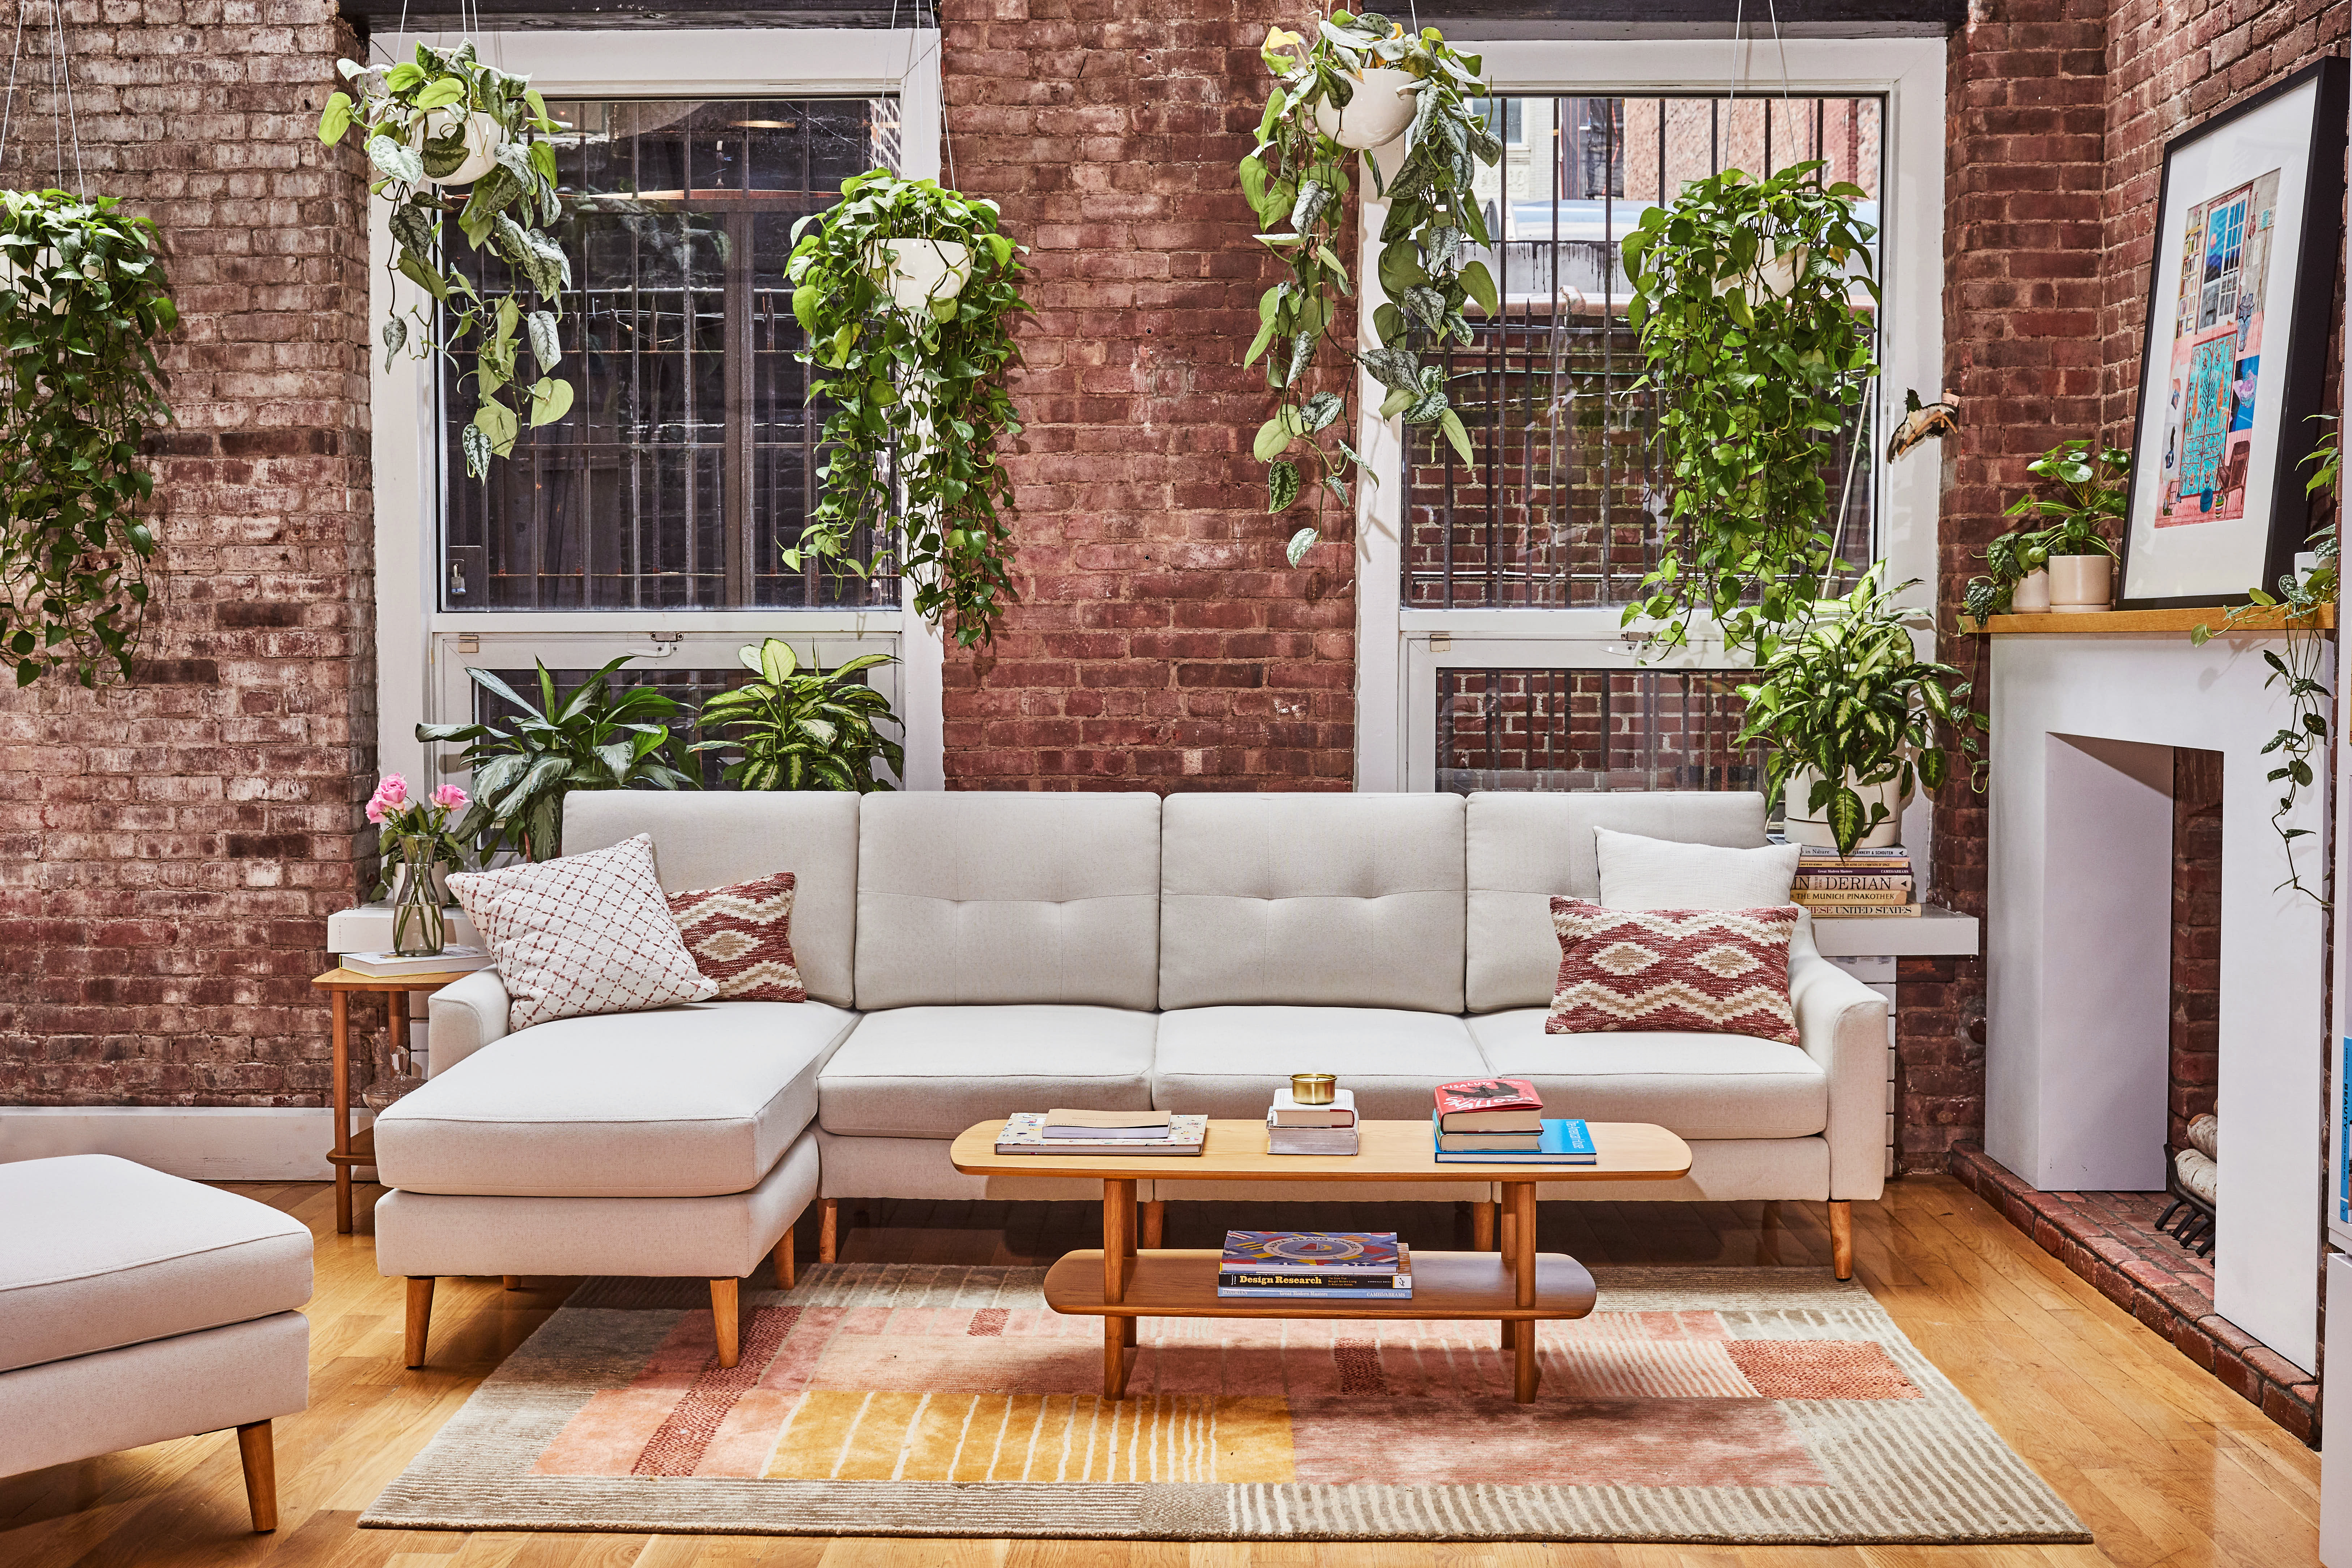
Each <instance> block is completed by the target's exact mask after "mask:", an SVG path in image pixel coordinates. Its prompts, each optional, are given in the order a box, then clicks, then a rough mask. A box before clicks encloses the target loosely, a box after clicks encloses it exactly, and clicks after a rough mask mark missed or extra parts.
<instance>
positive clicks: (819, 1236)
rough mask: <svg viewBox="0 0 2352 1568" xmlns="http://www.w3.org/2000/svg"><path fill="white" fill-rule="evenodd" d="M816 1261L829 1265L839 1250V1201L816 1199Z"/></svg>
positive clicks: (834, 1199) (836, 1199)
mask: <svg viewBox="0 0 2352 1568" xmlns="http://www.w3.org/2000/svg"><path fill="white" fill-rule="evenodd" d="M817 1215H818V1222H817V1230H816V1260H817V1261H818V1262H819V1263H831V1262H832V1261H834V1258H835V1255H837V1254H838V1253H839V1252H840V1250H841V1200H840V1199H839V1198H819V1199H817Z"/></svg>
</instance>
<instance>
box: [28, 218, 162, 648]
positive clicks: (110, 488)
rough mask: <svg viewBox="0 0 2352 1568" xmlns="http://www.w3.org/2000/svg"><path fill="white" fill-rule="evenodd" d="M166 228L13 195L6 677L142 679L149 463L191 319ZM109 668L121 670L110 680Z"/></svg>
mask: <svg viewBox="0 0 2352 1568" xmlns="http://www.w3.org/2000/svg"><path fill="white" fill-rule="evenodd" d="M154 239H155V226H154V225H153V224H152V223H150V222H148V221H147V220H146V219H145V218H143V217H133V216H131V215H130V214H129V213H126V212H123V211H121V210H120V209H119V207H118V206H117V205H116V204H115V202H114V200H113V199H112V198H111V197H109V196H98V197H93V198H85V197H82V196H78V195H71V194H69V193H68V192H65V191H39V192H31V191H7V192H0V397H5V404H0V664H5V665H6V666H8V667H9V668H12V669H14V670H15V671H16V684H17V685H19V686H30V685H31V684H32V683H33V682H34V681H36V680H38V679H40V678H41V677H42V676H44V675H46V674H47V673H49V672H50V671H52V670H63V671H68V672H69V673H71V675H72V676H73V678H74V679H76V680H78V681H79V682H80V683H81V684H82V685H84V686H94V685H96V684H97V682H98V678H99V675H100V673H101V671H108V672H110V673H112V674H117V675H121V676H125V677H127V676H129V674H130V673H131V659H132V655H133V652H134V649H135V645H136V643H137V639H138V632H139V624H140V618H141V616H142V612H143V611H144V609H145V606H146V604H147V581H146V563H147V561H148V559H149V558H150V557H152V555H153V554H154V552H155V536H154V534H153V533H152V532H151V531H149V530H148V527H147V524H146V523H145V522H144V521H142V520H141V518H140V516H139V512H140V509H141V508H142V506H144V505H145V503H146V502H147V500H148V499H149V497H150V496H152V494H153V493H154V476H153V475H152V474H151V473H149V472H148V470H147V469H146V468H142V467H141V466H140V461H139V451H140V445H141V443H142V441H144V440H145V439H146V436H147V432H148V431H149V430H150V429H151V428H152V427H153V426H157V425H162V424H165V423H168V422H169V421H170V419H171V417H172V411H171V409H170V408H169V407H168V406H166V405H165V404H164V401H163V392H164V386H165V379H164V375H163V367H162V366H160V365H159V364H157V363H156V361H155V342H156V340H157V339H159V338H161V337H162V336H163V334H164V333H165V332H168V331H171V330H172V328H173V326H175V325H176V324H177V323H178V321H179V319H180V318H179V312H178V311H177V310H174V309H173V305H172V300H171V297H170V296H169V295H168V294H166V293H165V292H164V285H163V263H162V262H161V261H160V260H158V259H157V258H156V256H155V252H154ZM109 667H110V670H109Z"/></svg>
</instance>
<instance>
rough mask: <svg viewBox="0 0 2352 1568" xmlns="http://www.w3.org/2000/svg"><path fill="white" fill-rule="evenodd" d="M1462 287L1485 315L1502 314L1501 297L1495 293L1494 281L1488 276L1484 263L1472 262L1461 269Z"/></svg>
mask: <svg viewBox="0 0 2352 1568" xmlns="http://www.w3.org/2000/svg"><path fill="white" fill-rule="evenodd" d="M1462 287H1463V288H1464V289H1467V290H1468V291H1469V294H1470V298H1472V299H1473V300H1476V301H1478V308H1479V309H1480V310H1484V311H1486V314H1488V315H1490V316H1497V315H1500V314H1502V310H1503V301H1502V296H1501V295H1500V294H1498V293H1497V292H1496V289H1495V279H1493V278H1492V277H1490V276H1488V274H1487V271H1486V263H1485V262H1483V261H1474V262H1472V263H1471V264H1470V265H1469V266H1467V267H1465V268H1463V269H1462Z"/></svg>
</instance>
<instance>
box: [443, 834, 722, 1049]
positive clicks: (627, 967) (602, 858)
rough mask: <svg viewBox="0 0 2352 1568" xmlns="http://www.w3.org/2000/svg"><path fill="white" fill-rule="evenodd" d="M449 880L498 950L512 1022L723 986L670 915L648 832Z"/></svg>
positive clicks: (520, 1025) (629, 1006)
mask: <svg viewBox="0 0 2352 1568" xmlns="http://www.w3.org/2000/svg"><path fill="white" fill-rule="evenodd" d="M449 888H450V890H451V891H452V892H454V893H456V894H457V902H458V903H459V904H460V905H462V906H463V907H464V909H465V910H466V918H467V919H468V920H470V921H473V922H474V929H475V930H476V931H479V932H481V933H482V942H483V943H484V944H485V945H486V946H488V948H489V950H490V952H491V954H492V955H493V956H494V957H496V958H497V959H498V962H499V978H500V979H501V980H503V981H505V982H506V987H507V994H508V995H509V997H511V998H512V999H513V1001H512V1005H511V1006H510V1007H509V1011H508V1024H509V1027H512V1028H517V1029H528V1028H530V1026H532V1025H533V1024H545V1023H548V1022H551V1021H552V1020H554V1019H557V1018H576V1017H579V1016H583V1015H584V1014H589V1013H635V1012H641V1011H643V1010H644V1009H646V1008H647V1007H667V1006H669V1005H671V1004H673V1003H677V1002H703V1001H708V1000H709V998H710V996H711V995H712V994H714V993H715V992H717V991H718V989H719V987H718V986H717V985H716V984H712V983H711V982H710V981H709V980H706V979H704V978H703V976H702V972H701V971H700V970H698V969H697V968H696V967H695V966H694V954H692V953H690V952H687V951H686V942H684V940H683V939H681V938H680V937H679V936H678V934H677V922H676V921H672V920H671V919H670V918H669V900H668V899H667V898H666V897H665V896H664V895H663V893H662V889H661V881H660V879H658V878H656V876H655V875H654V841H653V836H652V835H651V834H646V833H640V834H638V835H637V836H636V837H635V838H630V839H625V840H624V841H623V842H621V843H619V844H615V845H614V846H613V847H611V848H610V849H594V850H591V851H589V852H588V853H587V854H585V855H567V856H565V857H564V858H562V859H560V860H546V861H541V863H540V864H538V865H536V866H509V867H508V868H506V869H504V870H502V871H472V872H467V873H465V874H463V875H460V876H456V877H452V878H450V879H449Z"/></svg>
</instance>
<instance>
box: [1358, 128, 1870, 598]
mask: <svg viewBox="0 0 2352 1568" xmlns="http://www.w3.org/2000/svg"><path fill="white" fill-rule="evenodd" d="M1882 109H1883V105H1882V102H1881V100H1878V99H1875V98H1857V99H1772V100H1766V99H1762V98H1756V99H1740V100H1736V101H1731V100H1722V99H1717V98H1705V97H1693V98H1646V99H1622V98H1585V97H1574V98H1571V97H1556V96H1552V95H1549V94H1547V95H1540V96H1530V97H1520V98H1507V99H1503V100H1492V101H1490V104H1489V108H1488V119H1489V122H1490V123H1496V124H1498V125H1499V126H1500V127H1501V131H1502V136H1503V142H1504V152H1503V158H1502V162H1501V163H1500V165H1499V166H1497V167H1496V168H1492V169H1487V168H1481V169H1480V170H1479V171H1478V172H1477V189H1478V194H1479V195H1480V198H1481V201H1482V203H1483V205H1484V206H1485V209H1486V217H1487V226H1488V229H1489V231H1490V232H1491V233H1493V234H1494V235H1495V236H1496V245H1495V246H1494V247H1490V248H1487V249H1486V250H1484V251H1478V252H1476V254H1478V255H1479V256H1480V258H1482V259H1484V260H1485V261H1486V267H1487V269H1488V271H1489V272H1490V273H1491V274H1492V275H1493V276H1494V277H1495V278H1496V279H1498V280H1499V284H1500V287H1501V289H1502V292H1503V295H1504V300H1505V303H1504V310H1503V311H1502V313H1501V316H1500V318H1499V319H1496V320H1488V319H1484V318H1481V319H1478V320H1476V321H1474V322H1473V328H1472V330H1473V333H1474V339H1473V342H1470V343H1469V344H1467V345H1449V346H1448V347H1447V348H1445V349H1444V351H1443V352H1442V353H1440V354H1439V356H1438V357H1439V361H1440V363H1442V364H1443V365H1444V368H1445V371H1446V376H1447V391H1448V393H1449V394H1450V395H1451V396H1452V398H1453V401H1454V406H1455V408H1456V409H1457V410H1459V411H1460V413H1461V416H1462V421H1463V424H1464V425H1465V426H1466V427H1467V428H1468V432H1469V436H1470V447H1471V451H1472V460H1471V461H1469V462H1466V463H1465V462H1463V461H1462V460H1461V459H1460V458H1457V457H1456V456H1455V455H1454V450H1453V448H1452V447H1451V446H1450V444H1448V443H1447V442H1446V441H1445V440H1444V438H1443V437H1437V436H1435V435H1434V433H1433V430H1424V429H1416V430H1413V431H1412V432H1410V433H1409V434H1410V436H1411V437H1412V438H1411V439H1410V440H1409V441H1408V443H1407V445H1406V450H1405V456H1404V468H1405V475H1404V479H1405V505H1406V527H1407V538H1406V542H1405V549H1404V551H1403V562H1402V573H1403V583H1402V594H1403V603H1404V605H1405V606H1406V607H1407V608H1411V609H1445V608H1456V607H1460V608H1473V607H1475V608H1490V607H1516V606H1529V607H1538V608H1550V609H1558V608H1566V607H1571V606H1577V605H1623V604H1625V603H1627V602H1628V601H1630V600H1631V599H1632V598H1633V592H1634V589H1635V587H1636V586H1637V585H1638V584H1640V582H1641V580H1642V578H1643V575H1644V574H1646V573H1647V572H1649V570H1650V569H1651V568H1652V567H1653V566H1654V565H1655V564H1656V563H1657V559H1658V555H1659V543H1660V541H1659V533H1658V526H1657V523H1656V521H1654V517H1653V515H1652V509H1653V508H1654V507H1656V506H1657V505H1658V504H1659V503H1658V501H1657V500H1656V499H1655V492H1654V486H1655V485H1656V484H1657V482H1658V479H1659V478H1660V474H1659V469H1658V467H1657V465H1656V464H1655V462H1654V458H1653V454H1652V451H1651V441H1652V439H1653V437H1654V433H1655V429H1656V420H1655V411H1654V408H1653V406H1652V405H1651V404H1650V401H1649V399H1648V396H1647V395H1636V394H1634V393H1633V392H1632V391H1631V390H1630V389H1631V387H1632V384H1633V382H1634V381H1635V380H1637V379H1638V378H1639V377H1640V375H1641V374H1642V371H1643V360H1642V355H1641V349H1640V345H1639V342H1638V341H1637V340H1636V338H1635V336H1634V334H1633V331H1632V330H1631V329H1630V328H1629V327H1628V326H1627V325H1626V321H1625V307H1626V303H1627V300H1628V297H1629V295H1630V292H1631V288H1630V284H1629V283H1628V281H1627V279H1626V277H1625V272H1624V268H1623V264H1622V258H1620V255H1619V251H1618V247H1619V245H1620V243H1621V242H1622V240H1623V239H1624V237H1625V236H1626V235H1627V234H1629V233H1630V232H1632V231H1633V228H1634V227H1636V226H1638V225H1639V224H1640V222H1641V220H1642V215H1643V213H1644V212H1646V211H1648V210H1650V209H1651V208H1652V207H1654V206H1655V205H1658V203H1659V201H1660V200H1661V197H1662V195H1663V196H1664V197H1665V198H1666V199H1671V197H1672V195H1673V194H1674V193H1675V191H1677V190H1679V189H1680V187H1681V185H1682V183H1683V182H1684V181H1685V180H1691V179H1697V178H1701V177H1704V176H1706V174H1710V173H1712V172H1714V171H1716V170H1718V169H1722V168H1726V167H1738V168H1744V169H1747V170H1748V171H1750V172H1751V173H1754V172H1759V171H1777V170H1780V169H1783V168H1786V167H1788V166H1789V165H1790V164H1791V163H1800V162H1803V161H1807V160H1811V159H1813V158H1816V157H1818V158H1821V159H1822V160H1824V161H1825V163H1827V165H1828V166H1827V167H1826V168H1824V169H1823V170H1822V176H1823V178H1824V179H1827V180H1830V181H1832V182H1834V181H1838V180H1850V181H1852V182H1853V184H1857V185H1859V186H1861V187H1862V188H1863V190H1864V192H1866V193H1868V197H1867V199H1866V200H1864V202H1863V203H1862V204H1861V216H1863V218H1864V220H1865V221H1868V222H1871V223H1876V222H1877V221H1878V211H1877V207H1878V202H1877V193H1878V190H1879V185H1880V177H1881V176H1880V168H1879V162H1880V135H1879V126H1880V120H1881V112H1882ZM1873 260H1874V265H1875V258H1873ZM1877 445H1878V442H1877V440H1876V438H1875V437H1874V433H1873V431H1872V430H1871V428H1870V425H1869V413H1868V410H1867V409H1865V410H1864V413H1863V415H1862V416H1861V417H1860V419H1859V420H1858V421H1857V424H1856V426H1853V427H1849V428H1848V429H1847V430H1846V431H1844V432H1843V433H1842V434H1841V436H1840V437H1839V439H1838V441H1837V443H1836V445H1835V448H1834V453H1833V456H1832V459H1831V461H1830V462H1829V463H1828V464H1827V465H1826V466H1825V468H1824V476H1825V479H1826V480H1827V482H1828V484H1829V487H1830V517H1831V520H1832V526H1833V528H1834V531H1836V533H1837V535H1838V539H1839V553H1840V555H1841V557H1842V558H1843V560H1845V561H1847V562H1848V563H1852V564H1855V565H1861V564H1864V563H1867V562H1868V561H1870V560H1871V559H1872V558H1873V556H1874V542H1875V525H1876V518H1875V507H1874V497H1875V495H1876V493H1877V482H1876V458H1875V455H1874V453H1875V448H1876V447H1877ZM1849 473H1850V474H1851V476H1852V479H1851V483H1849V482H1848V476H1849Z"/></svg>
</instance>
